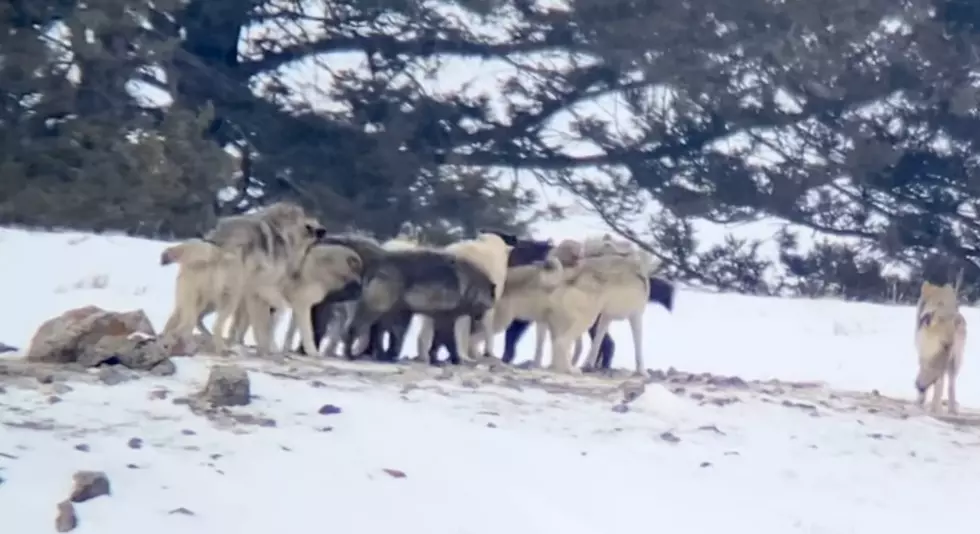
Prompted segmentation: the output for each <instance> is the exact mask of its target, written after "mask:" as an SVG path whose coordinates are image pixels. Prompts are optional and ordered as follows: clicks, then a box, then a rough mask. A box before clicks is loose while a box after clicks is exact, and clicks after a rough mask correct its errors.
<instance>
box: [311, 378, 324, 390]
mask: <svg viewBox="0 0 980 534" xmlns="http://www.w3.org/2000/svg"><path fill="white" fill-rule="evenodd" d="M310 385H311V386H313V387H315V388H318V389H320V388H325V387H327V385H326V384H324V383H323V382H321V381H319V380H313V381H311V382H310Z"/></svg>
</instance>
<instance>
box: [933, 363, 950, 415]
mask: <svg viewBox="0 0 980 534" xmlns="http://www.w3.org/2000/svg"><path fill="white" fill-rule="evenodd" d="M945 382H946V372H945V370H944V371H943V372H942V373H940V374H939V378H937V379H936V382H935V383H933V385H932V406H931V407H930V409H931V410H932V413H939V412H940V410H942V408H943V389H945V385H946V384H945Z"/></svg>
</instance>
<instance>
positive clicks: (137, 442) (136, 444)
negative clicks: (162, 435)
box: [126, 438, 143, 449]
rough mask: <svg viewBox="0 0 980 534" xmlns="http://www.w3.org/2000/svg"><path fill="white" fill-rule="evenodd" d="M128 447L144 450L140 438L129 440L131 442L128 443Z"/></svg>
mask: <svg viewBox="0 0 980 534" xmlns="http://www.w3.org/2000/svg"><path fill="white" fill-rule="evenodd" d="M126 445H129V448H130V449H142V448H143V440H142V439H140V438H129V441H127V442H126Z"/></svg>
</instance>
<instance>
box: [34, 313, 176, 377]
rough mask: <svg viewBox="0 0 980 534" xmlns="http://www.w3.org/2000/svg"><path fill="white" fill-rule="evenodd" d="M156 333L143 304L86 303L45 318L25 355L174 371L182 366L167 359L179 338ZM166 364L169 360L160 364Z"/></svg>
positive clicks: (36, 358)
mask: <svg viewBox="0 0 980 534" xmlns="http://www.w3.org/2000/svg"><path fill="white" fill-rule="evenodd" d="M155 336H156V333H155V332H154V330H153V325H152V324H150V320H149V319H148V318H147V317H146V313H144V312H143V310H133V311H129V312H114V311H109V310H104V309H102V308H99V307H97V306H86V307H84V308H77V309H74V310H69V311H67V312H65V313H63V314H61V315H60V316H58V317H55V318H53V319H49V320H48V321H46V322H45V323H44V324H42V325H41V327H40V328H38V330H37V332H35V333H34V337H33V338H32V339H31V344H30V346H29V347H28V349H27V354H26V356H25V359H26V360H27V361H31V362H41V363H58V364H68V363H78V364H80V365H82V366H84V367H95V366H100V365H104V364H108V365H123V366H125V367H128V368H130V369H135V370H140V371H150V370H153V371H154V372H155V373H157V374H161V375H167V374H173V372H174V371H176V368H175V367H173V364H172V362H171V363H170V365H167V364H165V363H163V362H169V359H168V358H169V357H170V355H171V354H173V352H174V350H176V349H175V346H176V345H177V344H178V343H177V342H176V341H175V340H170V339H162V338H157V337H155ZM181 350H182V349H181ZM160 365H163V366H162V367H159V368H157V367H158V366H160Z"/></svg>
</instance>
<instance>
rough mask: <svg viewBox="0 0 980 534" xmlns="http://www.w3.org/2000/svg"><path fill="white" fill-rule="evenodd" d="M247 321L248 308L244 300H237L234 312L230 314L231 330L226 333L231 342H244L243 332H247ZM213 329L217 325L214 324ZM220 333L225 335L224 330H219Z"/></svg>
mask: <svg viewBox="0 0 980 534" xmlns="http://www.w3.org/2000/svg"><path fill="white" fill-rule="evenodd" d="M249 321H250V320H249V317H248V309H247V307H246V306H245V303H244V302H242V301H239V303H238V304H237V305H235V312H234V315H232V322H231V332H230V333H229V334H228V339H230V340H231V342H232V343H235V344H236V345H244V344H245V334H246V333H247V332H248V327H249ZM215 324H217V323H215ZM215 330H217V326H215ZM221 335H222V336H224V335H225V333H224V331H222V332H221Z"/></svg>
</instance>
